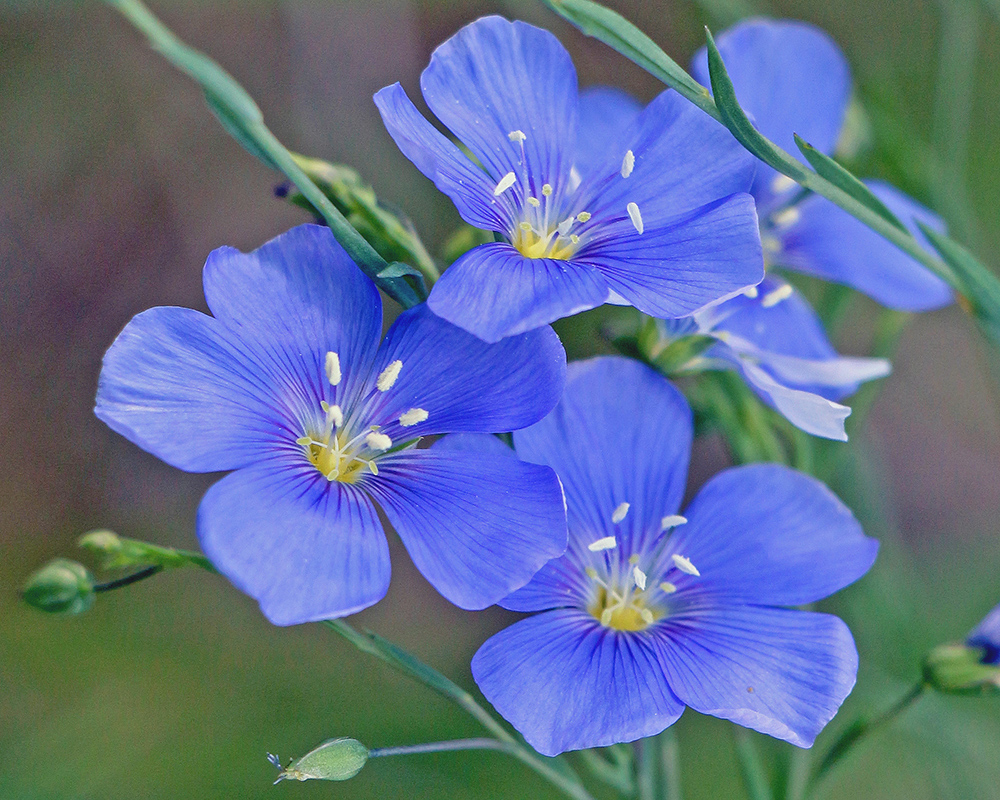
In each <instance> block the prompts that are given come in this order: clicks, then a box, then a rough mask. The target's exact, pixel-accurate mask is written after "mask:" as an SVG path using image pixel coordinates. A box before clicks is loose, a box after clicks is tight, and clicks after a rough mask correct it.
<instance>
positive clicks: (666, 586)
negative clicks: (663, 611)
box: [660, 581, 677, 594]
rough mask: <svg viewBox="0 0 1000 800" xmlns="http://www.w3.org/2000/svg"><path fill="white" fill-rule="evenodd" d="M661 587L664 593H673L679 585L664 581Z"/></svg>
mask: <svg viewBox="0 0 1000 800" xmlns="http://www.w3.org/2000/svg"><path fill="white" fill-rule="evenodd" d="M660 588H661V589H662V590H663V593H664V594H673V593H674V592H676V591H677V587H676V586H674V585H673V584H672V583H671V582H670V581H664V582H663V583H661V584H660Z"/></svg>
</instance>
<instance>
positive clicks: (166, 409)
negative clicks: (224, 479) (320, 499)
mask: <svg viewBox="0 0 1000 800" xmlns="http://www.w3.org/2000/svg"><path fill="white" fill-rule="evenodd" d="M273 378H274V376H273V375H271V373H270V370H269V365H268V363H267V359H266V358H264V359H262V358H261V357H260V353H258V352H256V351H255V350H254V348H252V347H250V348H248V347H246V346H244V345H243V344H242V343H241V342H239V341H238V340H236V339H235V337H234V336H233V335H232V332H231V331H229V330H227V329H226V328H225V327H224V326H223V325H222V324H221V323H220V322H219V321H218V320H215V319H213V318H212V317H209V316H206V315H205V314H202V313H200V312H198V311H194V310H192V309H188V308H167V307H160V308H151V309H149V310H148V311H144V312H142V313H141V314H138V315H136V316H135V317H134V318H133V319H132V321H131V322H129V324H128V325H126V326H125V330H123V331H122V332H121V333H120V334H119V335H118V338H117V339H115V341H114V343H113V344H112V345H111V347H110V348H109V349H108V352H107V353H106V354H105V356H104V364H103V367H102V369H101V377H100V381H99V384H98V388H97V404H96V408H95V409H94V412H95V413H96V414H97V416H98V418H100V419H101V420H103V421H104V422H105V423H107V424H108V425H109V426H110V427H111V428H112V429H113V430H115V431H117V432H118V433H120V434H121V435H122V436H125V437H126V438H128V439H129V440H130V441H132V442H134V443H136V444H137V445H139V446H140V447H142V448H143V449H144V450H147V451H149V452H150V453H152V454H153V455H155V456H157V457H158V458H161V459H163V460H164V461H166V462H167V463H168V464H170V465H171V466H174V467H177V468H178V469H183V470H187V471H189V472H215V471H218V470H228V469H237V468H239V467H243V466H246V465H247V464H250V463H252V462H253V461H254V460H255V459H258V458H260V457H262V456H265V455H267V454H268V453H270V452H272V451H273V450H274V449H275V448H280V447H281V446H282V443H283V442H285V441H286V440H287V436H288V430H289V428H290V426H291V425H292V424H293V420H292V418H290V417H288V416H285V415H283V413H282V412H281V411H279V410H276V409H275V407H274V400H275V394H276V386H275V383H274V379H273ZM293 438H294V437H293Z"/></svg>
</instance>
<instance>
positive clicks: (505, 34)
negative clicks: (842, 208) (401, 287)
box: [375, 17, 763, 341]
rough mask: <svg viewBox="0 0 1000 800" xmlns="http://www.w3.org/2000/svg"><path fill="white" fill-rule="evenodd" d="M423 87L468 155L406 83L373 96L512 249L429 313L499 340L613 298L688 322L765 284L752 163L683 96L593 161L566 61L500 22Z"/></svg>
mask: <svg viewBox="0 0 1000 800" xmlns="http://www.w3.org/2000/svg"><path fill="white" fill-rule="evenodd" d="M420 86H421V91H422V92H423V96H424V99H425V100H426V101H427V105H428V106H429V107H430V109H431V111H432V112H433V113H434V114H435V115H436V116H437V118H438V119H439V120H441V122H443V123H444V125H445V126H446V127H447V128H448V129H449V130H450V131H451V132H452V133H453V134H454V135H455V136H456V138H457V139H458V140H459V141H460V142H462V144H464V145H465V147H466V148H467V152H468V153H469V154H471V157H469V156H467V155H466V154H465V153H464V152H463V151H462V150H461V149H459V147H458V146H457V145H455V144H454V143H452V142H451V141H450V140H449V139H448V138H447V137H445V136H444V135H443V134H441V133H440V132H439V131H438V130H437V129H436V128H435V127H434V126H433V125H431V124H430V122H428V121H427V120H426V119H425V118H424V117H423V116H422V115H421V114H420V113H419V112H418V111H417V109H416V108H415V107H414V105H413V103H412V102H411V101H410V100H409V98H408V97H407V96H406V93H405V92H404V91H403V89H402V88H401V87H400V85H399V84H394V85H392V86H388V87H386V88H384V89H382V90H381V91H380V92H378V94H376V95H375V103H376V105H377V106H378V108H379V111H380V112H381V114H382V119H383V121H384V122H385V125H386V128H387V129H388V131H389V133H390V134H391V136H392V137H393V139H394V140H395V142H396V144H397V145H398V146H399V148H400V150H402V152H403V154H404V155H406V157H407V158H409V159H410V160H411V161H412V162H413V163H414V164H415V165H416V166H417V168H418V169H420V171H421V172H423V173H424V174H425V175H426V176H427V177H428V178H430V179H431V180H433V181H434V183H435V185H436V186H437V187H438V189H440V190H441V191H442V192H444V193H445V194H447V195H448V196H449V197H450V198H451V199H452V201H453V202H454V203H455V205H456V207H457V208H458V211H459V213H460V214H461V215H462V217H463V218H464V219H465V220H466V222H468V223H469V224H471V225H474V226H476V227H478V228H482V229H484V230H491V231H494V232H496V233H497V234H499V237H500V238H501V239H502V241H497V242H493V243H489V244H484V245H481V246H479V247H476V248H474V249H472V250H470V251H469V252H468V253H466V254H465V255H464V256H462V257H461V258H460V259H459V260H458V261H456V262H455V263H454V264H453V265H452V266H451V267H450V268H449V269H448V270H447V272H445V274H444V275H443V276H442V278H441V279H440V280H439V281H438V282H437V284H436V285H435V286H434V289H433V291H432V292H431V295H430V298H429V299H428V301H427V303H428V305H429V306H430V308H431V310H432V311H434V313H435V314H438V315H439V316H441V317H443V318H444V319H447V320H448V321H450V322H453V323H454V324H456V325H458V326H459V327H461V328H464V329H465V330H467V331H470V332H472V333H474V334H476V335H477V336H479V337H480V338H482V339H484V340H486V341H497V340H499V339H501V338H503V337H505V336H510V335H513V334H517V333H521V332H523V331H527V330H531V329H532V328H535V327H538V326H539V325H543V324H545V323H548V322H552V321H553V320H556V319H559V318H561V317H565V316H569V315H572V314H575V313H578V312H580V311H584V310H586V309H589V308H594V307H595V306H598V305H601V304H602V303H605V302H616V303H625V304H631V305H634V306H635V307H636V308H639V309H640V310H642V311H644V312H646V313H648V314H652V315H654V316H658V317H680V316H684V315H686V314H689V313H691V312H692V311H695V310H696V309H698V308H701V307H703V306H705V305H707V304H709V303H711V302H715V301H717V300H718V299H719V298H722V297H725V296H728V295H731V294H732V293H734V292H736V291H739V290H740V289H742V288H744V287H746V286H750V285H754V284H756V283H758V282H759V281H760V280H761V278H762V277H763V262H762V255H761V249H760V238H759V233H758V229H757V218H756V215H755V212H754V207H753V201H752V199H751V198H750V196H749V195H747V194H746V192H747V191H748V190H749V188H750V184H751V181H752V177H753V171H754V159H753V158H752V157H751V156H749V155H748V154H747V153H746V152H745V151H744V150H743V149H742V148H741V147H740V146H739V145H738V144H737V143H736V141H735V140H734V139H733V138H732V136H731V135H730V134H729V132H728V131H727V130H726V129H725V128H724V127H722V126H721V125H720V124H718V123H717V122H715V121H714V120H712V119H710V118H709V117H707V116H706V115H705V114H703V113H701V112H700V111H698V110H697V109H696V108H694V107H692V106H691V105H690V104H689V103H686V102H685V101H684V100H683V99H682V98H680V97H678V96H677V94H676V92H664V93H663V94H661V95H660V96H659V97H657V98H656V99H655V100H654V101H653V102H652V103H650V104H649V106H647V107H646V108H645V109H644V110H643V111H642V112H641V113H639V114H637V115H636V116H635V118H634V119H633V120H631V123H632V124H630V125H629V126H627V127H626V128H625V129H624V130H621V131H619V132H617V133H616V135H614V136H609V137H608V138H607V139H605V140H604V141H602V142H600V144H601V147H600V149H599V150H597V151H595V149H594V144H595V143H594V141H593V140H592V139H588V138H587V137H584V140H581V139H580V138H579V136H578V128H579V125H580V116H581V109H580V108H579V98H578V94H577V82H576V72H575V70H574V68H573V63H572V61H571V60H570V58H569V54H568V53H567V52H566V50H565V49H564V48H563V47H562V45H560V44H559V42H558V41H557V40H556V38H555V37H554V36H552V34H550V33H548V32H547V31H544V30H541V29H539V28H535V27H533V26H531V25H527V24H525V23H523V22H513V23H512V22H508V21H507V20H505V19H502V18H500V17H487V18H484V19H480V20H478V21H476V22H474V23H472V24H471V25H468V26H466V27H465V28H463V29H462V30H461V31H459V32H458V33H457V34H456V35H455V36H453V37H452V38H451V39H449V40H448V41H446V42H445V43H444V44H442V45H441V46H440V47H438V48H437V50H435V52H434V55H433V57H432V58H431V62H430V65H429V66H428V67H427V68H426V69H425V70H424V72H423V74H422V75H421V81H420Z"/></svg>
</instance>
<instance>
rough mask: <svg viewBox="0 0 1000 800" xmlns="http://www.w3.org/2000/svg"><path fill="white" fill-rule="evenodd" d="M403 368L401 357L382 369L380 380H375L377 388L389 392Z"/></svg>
mask: <svg viewBox="0 0 1000 800" xmlns="http://www.w3.org/2000/svg"><path fill="white" fill-rule="evenodd" d="M402 368H403V362H402V361H400V360H399V359H396V360H395V361H393V362H392V363H391V364H390V365H389V366H388V367H386V368H385V369H384V370H382V372H381V374H380V375H379V376H378V380H376V381H375V388H377V389H378V390H379V391H380V392H388V391H389V390H390V389H391V388H392V386H393V384H394V383H395V382H396V378H398V377H399V371H400V370H401V369H402Z"/></svg>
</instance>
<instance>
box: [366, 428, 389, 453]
mask: <svg viewBox="0 0 1000 800" xmlns="http://www.w3.org/2000/svg"><path fill="white" fill-rule="evenodd" d="M365 444H366V445H368V447H370V448H371V449H372V450H388V449H389V448H390V447H392V439H390V438H389V437H388V436H386V435H385V434H384V433H377V432H375V431H372V432H371V433H369V434H368V435H367V436H366V437H365Z"/></svg>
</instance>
